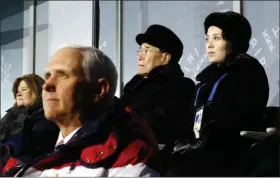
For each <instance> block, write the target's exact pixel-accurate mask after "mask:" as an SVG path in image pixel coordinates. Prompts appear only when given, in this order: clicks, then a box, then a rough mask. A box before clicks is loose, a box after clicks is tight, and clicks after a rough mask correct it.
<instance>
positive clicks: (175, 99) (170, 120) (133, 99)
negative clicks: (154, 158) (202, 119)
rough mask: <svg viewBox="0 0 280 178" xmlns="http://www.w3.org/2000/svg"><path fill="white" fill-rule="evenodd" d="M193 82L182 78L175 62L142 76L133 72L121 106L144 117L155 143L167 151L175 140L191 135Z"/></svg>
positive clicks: (169, 150)
mask: <svg viewBox="0 0 280 178" xmlns="http://www.w3.org/2000/svg"><path fill="white" fill-rule="evenodd" d="M194 90H195V84H194V82H193V81H192V80H191V79H189V78H185V77H184V73H183V72H182V70H181V68H180V66H179V65H178V64H169V65H166V66H159V67H157V68H155V69H153V70H152V71H151V72H150V73H149V74H148V76H147V78H144V77H143V76H141V75H135V76H134V77H133V78H132V79H131V80H130V81H129V82H128V83H127V84H126V86H125V87H124V95H123V96H122V97H121V100H122V102H123V103H124V105H125V106H128V107H129V108H130V109H131V110H132V111H133V112H135V113H137V114H139V115H140V116H141V117H143V118H146V119H147V120H148V122H149V123H150V125H151V128H152V129H153V131H154V133H155V135H156V139H157V142H158V143H159V144H162V145H166V146H165V148H164V151H163V152H167V153H171V150H172V148H173V145H174V142H175V140H176V139H178V138H180V137H182V136H183V135H188V136H189V137H190V138H193V133H192V125H193V114H194V107H193V100H194V94H195V93H194Z"/></svg>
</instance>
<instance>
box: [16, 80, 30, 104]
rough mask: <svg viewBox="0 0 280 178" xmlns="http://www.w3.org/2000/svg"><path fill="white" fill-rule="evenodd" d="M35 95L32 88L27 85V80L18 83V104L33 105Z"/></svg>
mask: <svg viewBox="0 0 280 178" xmlns="http://www.w3.org/2000/svg"><path fill="white" fill-rule="evenodd" d="M34 99H35V96H34V94H33V92H32V91H31V90H30V88H29V87H28V86H27V84H26V82H25V81H23V80H22V81H21V82H20V83H19V85H18V89H17V94H16V103H17V106H29V105H32V103H33V101H34Z"/></svg>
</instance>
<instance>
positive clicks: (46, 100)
mask: <svg viewBox="0 0 280 178" xmlns="http://www.w3.org/2000/svg"><path fill="white" fill-rule="evenodd" d="M45 80H46V82H45V84H44V86H43V93H42V97H43V107H44V113H45V117H46V118H47V119H48V120H51V121H53V122H54V123H56V124H57V126H58V127H59V128H60V133H59V136H58V139H57V144H56V147H55V149H54V151H53V152H51V153H49V154H47V155H42V156H41V157H40V158H38V159H36V160H32V162H29V163H24V161H23V160H18V159H14V158H11V159H10V160H9V161H8V163H7V164H6V165H5V166H4V169H3V170H2V172H3V174H2V175H4V176H36V177H37V176H53V177H58V176H63V177H66V176H80V177H85V176H90V177H103V176H106V177H122V176H125V177H139V176H159V173H158V172H159V171H158V170H157V169H158V164H157V160H158V159H157V155H156V143H155V142H154V141H153V139H152V138H148V137H146V136H145V134H146V133H147V132H150V131H151V130H149V128H148V127H146V125H145V124H143V123H142V124H141V123H140V122H139V121H141V119H137V118H135V117H132V115H131V114H129V113H127V112H126V111H125V109H124V107H123V106H121V105H120V104H119V103H118V100H117V98H115V97H114V94H115V91H116V84H117V71H116V68H115V66H114V64H113V62H112V61H111V60H110V58H109V57H107V56H106V55H105V54H104V53H103V52H101V51H100V50H98V49H96V48H93V47H79V46H68V47H63V48H61V49H59V50H58V51H57V52H56V53H55V54H54V56H52V58H51V60H50V62H49V64H48V65H47V68H46V72H45ZM144 129H145V133H144ZM148 135H149V137H150V136H151V134H148ZM42 141H44V140H42ZM15 167H21V169H14V168H15ZM12 170H14V171H12Z"/></svg>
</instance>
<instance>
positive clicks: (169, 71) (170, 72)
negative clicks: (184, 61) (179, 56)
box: [124, 63, 184, 93]
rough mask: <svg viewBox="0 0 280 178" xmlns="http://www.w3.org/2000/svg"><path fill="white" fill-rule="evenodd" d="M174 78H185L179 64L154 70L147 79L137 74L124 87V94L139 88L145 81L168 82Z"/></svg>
mask: <svg viewBox="0 0 280 178" xmlns="http://www.w3.org/2000/svg"><path fill="white" fill-rule="evenodd" d="M174 77H184V73H183V71H182V69H181V67H180V65H179V64H178V63H176V64H168V65H164V66H158V67H156V68H154V69H153V70H152V71H151V72H150V73H149V74H148V75H147V77H146V78H145V77H143V76H142V75H139V74H136V75H135V76H134V77H133V78H132V79H131V80H130V81H129V82H128V83H127V84H126V85H125V87H124V93H126V92H129V91H132V90H134V89H135V88H138V86H139V85H140V84H141V83H142V82H143V81H145V80H149V81H156V82H160V81H166V80H169V79H170V78H174Z"/></svg>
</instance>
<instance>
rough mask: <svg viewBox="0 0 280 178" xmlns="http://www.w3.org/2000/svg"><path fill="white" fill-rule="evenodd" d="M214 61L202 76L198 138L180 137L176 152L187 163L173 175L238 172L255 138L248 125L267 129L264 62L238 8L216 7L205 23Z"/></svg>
mask: <svg viewBox="0 0 280 178" xmlns="http://www.w3.org/2000/svg"><path fill="white" fill-rule="evenodd" d="M204 29H205V34H206V52H207V55H208V59H209V61H210V63H211V64H210V65H209V66H208V67H206V68H205V69H204V70H203V71H202V72H201V73H200V74H198V75H197V77H196V80H197V81H199V83H198V85H197V86H196V99H195V103H194V104H195V107H196V116H195V119H194V127H193V128H194V129H193V131H194V133H195V135H196V139H195V140H191V141H190V140H183V141H179V142H178V143H177V144H176V146H175V147H174V154H179V155H181V156H182V155H184V163H183V164H182V163H180V164H182V165H181V166H178V167H176V168H175V169H173V170H170V171H169V176H232V175H234V168H235V167H236V166H237V164H238V162H239V161H240V159H241V157H242V155H243V154H244V153H245V151H246V150H248V149H249V148H250V145H251V142H250V140H246V139H245V138H243V137H241V136H240V131H242V130H254V131H261V130H262V129H264V128H263V127H264V126H262V123H263V118H264V113H265V108H266V105H267V101H268V96H269V85H268V80H267V76H266V73H265V70H264V68H263V66H262V65H261V64H260V63H259V61H258V60H257V59H255V58H254V57H252V56H250V55H248V54H246V52H247V50H248V48H249V41H250V38H251V34H252V31H251V26H250V24H249V22H248V20H247V19H246V18H245V17H244V16H242V15H241V14H238V13H235V12H232V11H230V12H224V13H220V12H215V13H211V14H210V15H208V16H207V18H206V19H205V22H204Z"/></svg>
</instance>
